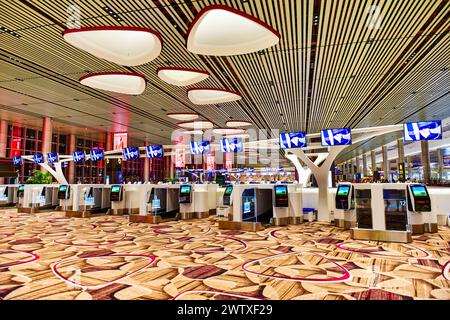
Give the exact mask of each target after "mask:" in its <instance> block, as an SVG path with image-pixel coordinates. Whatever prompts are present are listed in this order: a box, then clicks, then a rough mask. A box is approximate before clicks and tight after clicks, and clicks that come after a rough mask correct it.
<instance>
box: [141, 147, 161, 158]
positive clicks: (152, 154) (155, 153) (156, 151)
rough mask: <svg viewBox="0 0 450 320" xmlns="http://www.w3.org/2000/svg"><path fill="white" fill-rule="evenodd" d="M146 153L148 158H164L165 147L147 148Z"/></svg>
mask: <svg viewBox="0 0 450 320" xmlns="http://www.w3.org/2000/svg"><path fill="white" fill-rule="evenodd" d="M145 151H146V153H147V158H162V157H163V156H164V149H163V146H160V145H155V146H146V147H145Z"/></svg>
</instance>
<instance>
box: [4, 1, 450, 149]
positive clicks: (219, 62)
mask: <svg viewBox="0 0 450 320" xmlns="http://www.w3.org/2000/svg"><path fill="white" fill-rule="evenodd" d="M0 2H1V3H0V10H1V16H0V25H2V26H5V27H8V28H10V29H12V30H14V31H16V32H17V33H19V34H20V35H21V37H20V38H16V37H13V36H11V35H9V34H7V33H5V32H2V33H0V43H1V48H0V60H1V61H0V90H1V91H0V92H1V94H0V97H1V98H0V99H1V101H0V103H1V104H2V106H1V107H2V109H4V110H6V109H8V108H13V109H12V110H14V112H21V111H24V112H25V111H27V112H32V113H35V114H40V115H42V116H44V115H47V116H51V117H53V118H54V119H55V121H56V122H58V121H61V122H62V123H66V124H73V125H74V126H81V127H86V128H88V129H89V130H92V131H94V128H95V129H98V130H100V131H111V132H112V131H115V130H118V131H121V130H128V132H129V133H130V136H132V137H134V138H135V139H140V140H144V139H145V138H146V137H147V138H148V139H149V140H150V141H152V142H155V143H169V140H170V134H171V132H172V130H173V129H174V128H175V121H173V120H171V119H169V118H167V117H166V115H165V114H166V112H179V111H196V112H199V113H200V114H201V115H202V117H203V118H205V119H208V120H210V121H212V122H213V123H214V124H215V125H217V126H224V125H225V122H226V121H227V120H229V119H244V120H250V121H252V122H253V123H254V126H253V128H261V129H271V128H275V129H280V130H281V131H286V130H289V131H295V130H306V131H307V132H310V133H312V132H318V131H319V130H320V129H322V128H330V127H345V126H348V127H352V128H357V127H367V126H378V125H388V124H396V123H401V122H404V121H412V120H425V119H429V118H445V117H448V116H450V108H449V105H450V95H449V92H450V70H449V69H450V68H449V67H450V46H449V30H450V21H449V15H450V1H448V0H438V1H437V0H406V1H397V0H384V1H383V0H373V1H367V0H346V1H340V0H335V1H325V0H310V1H296V0H283V1H275V0H274V1H264V0H249V1H239V0H229V1H209V0H205V1H182V0H180V1H175V0H159V1H143V0H134V1H126V0H109V1H98V0H97V1H88V0H80V1H74V0H52V1H50V0H39V1H26V0H1V1H0ZM219 3H220V4H226V5H228V6H232V7H234V8H236V9H238V10H241V11H244V12H246V13H248V14H250V15H253V16H255V17H257V18H258V19H261V20H262V21H264V22H266V23H268V24H269V25H271V26H272V27H274V28H275V29H276V30H278V31H279V32H280V33H281V40H280V42H279V44H277V45H276V46H274V47H272V48H269V49H267V50H264V51H262V52H258V53H252V54H246V55H240V56H233V57H210V56H198V55H195V54H192V53H190V52H188V51H187V50H186V46H185V33H186V31H187V28H188V26H189V23H190V22H191V21H192V20H193V18H194V17H195V15H196V14H197V13H198V12H199V11H200V10H201V9H202V8H204V7H205V6H208V5H211V4H219ZM71 4H76V5H78V6H79V7H80V8H81V25H82V26H83V27H86V26H96V25H123V26H125V25H129V26H141V27H150V28H153V29H155V30H157V31H158V32H160V33H161V35H162V38H163V41H164V43H163V50H162V54H161V55H160V56H159V57H158V58H157V59H155V60H154V61H152V62H150V63H148V64H145V65H143V66H138V67H133V68H126V67H122V66H118V65H116V64H113V63H110V62H108V61H105V60H102V59H98V58H96V57H93V56H91V55H90V54H88V53H86V52H83V51H81V50H78V49H76V48H74V47H72V46H71V45H69V44H67V43H66V42H65V41H64V40H63V38H62V36H61V32H62V31H63V30H64V29H65V25H66V20H67V18H68V13H67V7H68V6H69V5H71ZM372 4H373V5H378V6H379V7H380V8H381V25H380V28H379V29H378V30H377V29H371V28H368V16H369V14H368V6H369V5H372ZM104 6H108V7H109V8H111V9H113V10H114V11H115V12H116V13H117V14H118V15H119V16H120V17H121V18H122V19H123V21H121V22H119V21H116V20H115V19H113V18H112V17H111V16H109V15H108V14H107V13H106V12H105V11H104V9H103V7H104ZM315 16H318V23H317V25H314V23H313V19H314V17H315ZM414 52H415V55H414V58H413V59H412V60H410V61H408V58H409V57H410V56H411V55H412V54H413V53H414ZM168 65H171V66H182V67H190V68H199V69H203V70H207V71H208V72H210V73H211V77H210V78H209V79H207V80H206V81H204V82H203V83H201V85H202V86H211V87H217V88H223V87H224V88H229V89H232V90H236V91H239V92H241V93H242V95H243V99H242V100H241V101H238V102H232V103H225V104H221V105H220V106H216V105H211V106H195V105H193V104H192V103H191V102H190V101H189V100H188V98H187V95H186V88H180V87H175V86H172V85H169V84H166V83H165V82H163V81H161V80H160V79H159V78H158V77H157V75H156V69H157V68H158V67H161V66H168ZM125 70H134V71H137V72H140V73H142V74H144V75H145V76H146V77H147V78H148V79H149V83H148V86H147V89H146V90H145V92H144V93H143V94H142V95H140V96H132V97H130V96H124V95H120V94H112V93H106V92H101V91H98V90H94V89H90V88H87V87H84V86H81V85H80V84H79V83H78V79H79V78H80V77H81V76H82V75H85V74H87V73H88V72H93V71H95V72H101V71H125ZM271 83H273V85H271ZM11 95H14V96H17V98H16V99H4V98H3V97H4V96H8V97H10V96H11ZM25 100H31V101H29V102H28V103H26V105H23V104H22V103H24V102H23V101H25ZM86 130H87V129H86ZM374 141H377V143H381V142H382V141H383V140H380V139H378V140H374ZM368 145H369V144H364V145H363V146H362V147H361V146H360V145H355V146H352V147H350V148H349V149H350V150H349V153H348V154H353V155H354V154H359V153H361V152H363V150H365V149H367V146H368ZM370 145H371V144H370Z"/></svg>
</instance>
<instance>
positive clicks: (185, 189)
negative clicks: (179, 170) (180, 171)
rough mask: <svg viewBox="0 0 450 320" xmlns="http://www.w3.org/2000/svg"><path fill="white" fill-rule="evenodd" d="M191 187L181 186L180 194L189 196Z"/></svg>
mask: <svg viewBox="0 0 450 320" xmlns="http://www.w3.org/2000/svg"><path fill="white" fill-rule="evenodd" d="M191 188H192V187H191V186H181V187H180V193H181V194H189V193H191Z"/></svg>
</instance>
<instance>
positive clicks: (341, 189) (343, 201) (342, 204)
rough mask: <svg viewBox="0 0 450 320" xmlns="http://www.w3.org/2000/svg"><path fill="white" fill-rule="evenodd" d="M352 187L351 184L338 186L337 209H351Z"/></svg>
mask: <svg viewBox="0 0 450 320" xmlns="http://www.w3.org/2000/svg"><path fill="white" fill-rule="evenodd" d="M350 188H351V186H349V185H340V186H338V189H337V191H336V209H341V210H349V209H350V203H349V201H350V200H349V194H350Z"/></svg>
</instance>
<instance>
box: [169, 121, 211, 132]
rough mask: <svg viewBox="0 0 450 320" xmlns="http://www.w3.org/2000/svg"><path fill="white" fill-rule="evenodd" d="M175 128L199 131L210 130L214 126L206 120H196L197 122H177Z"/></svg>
mask: <svg viewBox="0 0 450 320" xmlns="http://www.w3.org/2000/svg"><path fill="white" fill-rule="evenodd" d="M177 126H178V127H180V128H183V129H195V130H201V129H212V128H213V127H214V124H213V123H212V122H211V121H208V120H197V121H183V122H178V123H177Z"/></svg>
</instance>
